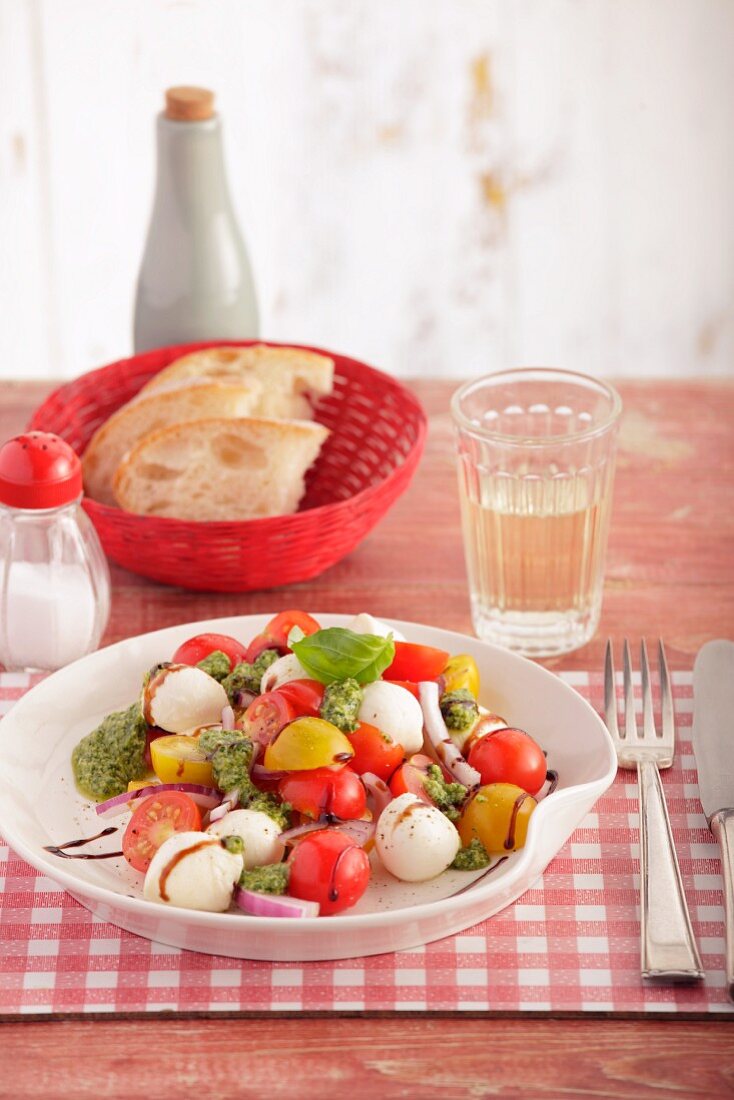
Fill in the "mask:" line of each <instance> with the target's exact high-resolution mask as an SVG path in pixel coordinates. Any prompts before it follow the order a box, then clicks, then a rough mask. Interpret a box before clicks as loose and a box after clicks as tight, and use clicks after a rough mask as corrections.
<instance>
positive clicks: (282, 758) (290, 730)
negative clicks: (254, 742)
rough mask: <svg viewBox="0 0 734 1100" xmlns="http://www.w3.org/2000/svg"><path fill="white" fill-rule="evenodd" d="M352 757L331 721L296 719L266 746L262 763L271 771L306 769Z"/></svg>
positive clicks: (348, 747)
mask: <svg viewBox="0 0 734 1100" xmlns="http://www.w3.org/2000/svg"><path fill="white" fill-rule="evenodd" d="M273 694H277V692H274V693H273ZM253 705H254V704H253ZM353 756H354V749H353V748H352V746H351V743H350V742H349V741H348V740H347V738H346V736H345V734H343V733H342V731H341V730H340V729H337V727H336V726H333V725H332V724H331V722H325V721H324V719H323V718H297V719H296V720H295V722H290V723H289V724H288V725H287V726H286V727H285V729H283V730H282V731H281V732H280V733H279V734H278V736H277V737H276V738H275V740H274V741H271V743H270V744H269V745H268V746H267V748H266V749H265V759H264V764H265V767H266V768H269V769H270V770H271V771H274V772H277V771H284V772H306V771H313V769H314V768H328V767H330V766H331V765H333V764H337V765H338V764H348V763H349V761H350V760H351V759H352V757H353Z"/></svg>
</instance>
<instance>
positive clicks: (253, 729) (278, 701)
mask: <svg viewBox="0 0 734 1100" xmlns="http://www.w3.org/2000/svg"><path fill="white" fill-rule="evenodd" d="M295 717H296V710H295V707H294V706H293V704H292V703H289V702H288V700H287V699H286V698H285V696H283V695H281V693H280V692H279V691H266V692H265V694H264V695H258V697H257V699H254V700H253V701H252V702H251V703H250V705H249V707H248V708H247V710H246V711H245V717H244V720H243V728H244V730H245V732H246V733H247V734H248V736H249V737H251V738H252V740H253V741H259V742H260V744H261V745H269V744H270V742H271V741H272V740H273V739H274V738H275V737H277V736H278V734H279V733H280V731H281V730H282V729H283V728H284V727H285V726H287V725H288V723H289V722H292V721H293V719H294V718H295Z"/></svg>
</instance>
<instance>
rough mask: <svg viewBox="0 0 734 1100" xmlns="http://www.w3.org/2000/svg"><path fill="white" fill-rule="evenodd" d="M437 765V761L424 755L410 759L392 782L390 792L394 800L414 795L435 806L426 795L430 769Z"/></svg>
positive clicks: (396, 773)
mask: <svg viewBox="0 0 734 1100" xmlns="http://www.w3.org/2000/svg"><path fill="white" fill-rule="evenodd" d="M435 763H436V761H435V760H432V759H431V757H430V756H425V755H424V754H423V753H416V754H415V755H414V756H410V757H408V759H407V760H406V762H405V763H404V764H403V766H402V767H401V768H398V770H397V771H396V772H395V775H394V776H393V777H392V779H391V780H390V790H391V791H392V794H393V798H399V797H400V795H401V794H414V795H415V796H416V797H417V798H420V799H421V801H422V802H428V803H429V804H430V805H433V803H432V802H431V799H430V798H429V797H428V795H427V794H426V786H425V778H426V776H427V775H428V769H429V768H430V767H431V765H432V764H435Z"/></svg>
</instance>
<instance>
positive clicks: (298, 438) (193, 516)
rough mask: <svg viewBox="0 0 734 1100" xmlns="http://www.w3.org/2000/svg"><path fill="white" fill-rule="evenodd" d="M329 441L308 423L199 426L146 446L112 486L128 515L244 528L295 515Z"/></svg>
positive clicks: (160, 434) (172, 431)
mask: <svg viewBox="0 0 734 1100" xmlns="http://www.w3.org/2000/svg"><path fill="white" fill-rule="evenodd" d="M328 435H329V430H328V428H325V427H324V426H323V425H322V424H317V423H314V422H313V421H309V420H266V419H258V418H242V419H237V420H223V419H221V418H217V419H210V420H196V421H192V422H190V423H188V424H176V425H174V426H172V427H169V428H162V429H161V430H160V431H157V432H153V433H152V434H151V435H148V436H145V438H144V439H141V440H140V442H139V443H138V444H136V446H135V447H133V449H132V451H130V453H129V454H128V455H127V457H126V458H125V459H124V460H123V462H122V464H121V465H120V467H119V468H118V470H117V473H116V474H115V479H114V492H115V497H116V499H117V502H118V504H119V505H120V507H121V508H125V509H126V510H127V511H129V512H137V513H138V514H140V515H148V516H173V517H176V518H177V519H187V520H241V519H251V518H253V517H256V516H276V515H286V514H288V513H290V512H295V511H296V509H297V508H298V503H299V501H300V499H301V497H302V496H303V488H304V475H305V473H306V471H307V469H308V468H309V466H310V465H311V463H312V462H313V461H314V460H315V459H316V457H317V455H318V453H319V451H320V449H321V446H322V444H323V443H324V441H325V439H326V438H327V436H328Z"/></svg>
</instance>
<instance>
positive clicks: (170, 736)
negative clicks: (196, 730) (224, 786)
mask: <svg viewBox="0 0 734 1100" xmlns="http://www.w3.org/2000/svg"><path fill="white" fill-rule="evenodd" d="M150 757H151V762H152V764H153V771H154V772H155V774H156V775H157V776H158V778H159V779H160V781H161V783H201V784H202V785H203V786H205V787H211V786H213V784H214V780H213V778H212V765H211V761H210V760H208V759H207V756H206V753H203V752H202V751H201V749H200V748H199V739H198V737H187V736H186V735H185V734H180V733H167V734H166V736H165V737H157V738H156V739H155V741H153V742H152V743H151V746H150Z"/></svg>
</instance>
